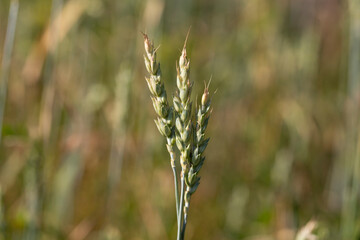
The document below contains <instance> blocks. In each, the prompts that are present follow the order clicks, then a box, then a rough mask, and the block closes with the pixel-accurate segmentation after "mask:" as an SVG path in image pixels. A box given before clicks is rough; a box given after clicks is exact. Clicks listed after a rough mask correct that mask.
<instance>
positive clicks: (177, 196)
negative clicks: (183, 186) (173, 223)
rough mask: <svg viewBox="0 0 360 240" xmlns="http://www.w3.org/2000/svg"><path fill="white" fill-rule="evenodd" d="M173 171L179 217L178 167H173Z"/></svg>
mask: <svg viewBox="0 0 360 240" xmlns="http://www.w3.org/2000/svg"><path fill="white" fill-rule="evenodd" d="M172 171H173V174H174V185H175V201H176V216H178V215H179V187H178V179H177V173H176V167H175V166H173V167H172ZM179 227H180V222H179V221H178V228H179Z"/></svg>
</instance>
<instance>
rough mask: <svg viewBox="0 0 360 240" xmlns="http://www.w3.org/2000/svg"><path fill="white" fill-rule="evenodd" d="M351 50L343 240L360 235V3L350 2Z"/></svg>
mask: <svg viewBox="0 0 360 240" xmlns="http://www.w3.org/2000/svg"><path fill="white" fill-rule="evenodd" d="M348 7H349V9H348V13H349V16H348V18H349V47H348V53H349V55H348V58H349V59H348V61H349V63H348V103H349V109H348V110H349V111H348V114H347V119H346V120H347V122H346V124H347V126H346V127H347V129H346V131H347V132H346V135H347V136H346V150H345V173H344V187H343V189H344V192H343V206H342V219H341V234H342V239H343V240H349V239H357V238H358V234H359V229H358V226H357V225H358V223H357V221H358V220H357V219H358V216H357V212H358V210H359V204H358V195H359V187H360V172H359V170H360V169H359V167H360V152H359V140H360V132H359V131H360V129H359V123H360V122H359V100H358V99H359V96H360V91H359V86H360V79H359V76H360V69H359V66H360V1H358V0H349V1H348Z"/></svg>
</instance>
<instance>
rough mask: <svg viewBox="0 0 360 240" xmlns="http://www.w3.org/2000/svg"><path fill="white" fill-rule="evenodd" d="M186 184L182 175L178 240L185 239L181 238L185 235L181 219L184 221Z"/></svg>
mask: <svg viewBox="0 0 360 240" xmlns="http://www.w3.org/2000/svg"><path fill="white" fill-rule="evenodd" d="M184 183H185V179H184V175H183V174H181V195H180V208H179V212H178V232H177V238H176V239H177V240H182V239H183V238H182V237H181V236H182V235H183V234H182V233H181V226H180V225H181V224H180V223H181V219H182V209H183V205H184Z"/></svg>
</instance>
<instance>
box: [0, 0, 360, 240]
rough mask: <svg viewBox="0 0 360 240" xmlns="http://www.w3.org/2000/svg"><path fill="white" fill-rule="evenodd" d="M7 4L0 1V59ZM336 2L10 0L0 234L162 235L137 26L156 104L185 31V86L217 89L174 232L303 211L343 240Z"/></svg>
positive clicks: (239, 226)
mask: <svg viewBox="0 0 360 240" xmlns="http://www.w3.org/2000/svg"><path fill="white" fill-rule="evenodd" d="M9 7H10V0H5V1H1V2H0V46H1V47H0V54H1V56H2V54H3V51H4V49H3V46H4V41H5V37H6V29H7V22H8V10H9ZM348 11H349V9H348V2H346V1H338V0H328V1H320V0H318V1H312V0H275V1H266V0H226V1H216V0H196V1H195V0H194V1H191V0H183V1H174V0H170V1H165V0H143V1H141V0H121V1H114V0H52V1H48V0H31V1H27V0H19V15H18V19H17V25H16V34H15V41H14V49H13V54H12V58H11V65H10V75H9V81H8V86H7V98H6V102H4V103H1V104H5V112H4V116H3V117H4V123H3V126H2V127H3V135H2V141H1V143H0V185H1V190H2V191H1V194H2V203H3V204H2V207H1V211H0V213H1V216H0V217H1V218H0V220H1V223H2V225H1V231H2V232H1V233H2V236H3V239H109V240H110V239H126V240H127V239H135V240H136V239H174V238H175V235H176V214H175V200H174V198H173V184H172V173H171V169H170V162H169V159H168V154H167V151H166V148H165V143H164V140H163V138H162V137H161V136H160V134H159V133H158V132H157V129H156V126H155V124H154V123H153V119H154V117H155V113H154V111H153V109H152V104H151V100H150V98H149V95H150V94H149V92H148V89H147V85H146V82H145V80H144V76H145V75H146V71H145V67H144V64H143V56H142V54H143V52H144V51H143V43H142V35H141V33H140V32H141V31H144V32H146V33H148V34H149V36H150V37H151V38H152V39H154V41H155V44H156V45H160V48H159V50H158V59H159V61H160V62H161V69H162V73H163V79H164V81H165V84H166V88H167V91H168V95H169V96H168V97H169V98H171V97H172V95H171V93H172V92H173V91H174V89H175V77H176V74H175V63H176V61H177V59H178V57H179V55H180V49H181V48H182V46H183V43H184V40H185V36H186V33H187V31H188V29H189V27H190V26H191V32H190V37H189V42H188V52H189V56H190V59H191V80H192V81H194V83H195V85H194V94H195V95H198V96H199V94H200V93H201V91H202V90H203V87H204V81H208V80H209V79H210V78H212V83H211V85H210V89H211V91H212V92H216V93H214V95H213V101H212V104H213V113H212V117H211V120H210V124H209V127H208V128H209V131H208V136H209V137H210V138H211V141H210V143H209V146H208V148H207V150H206V152H205V155H206V162H205V164H204V167H203V169H202V171H201V176H202V179H201V184H200V187H199V189H198V191H197V192H196V194H195V195H194V196H193V198H192V203H191V208H190V215H189V224H188V229H187V238H188V239H216V240H222V239H249V240H250V239H253V240H261V239H264V240H265V239H279V240H287V239H294V238H295V234H296V232H297V231H298V229H300V228H301V227H302V226H304V225H305V224H306V223H307V222H308V221H310V220H311V219H315V220H317V221H318V222H319V223H320V226H319V228H318V230H317V232H319V234H318V236H319V239H341V236H342V237H343V239H347V240H348V239H350V238H346V237H344V236H349V235H341V232H342V231H345V230H344V229H342V226H343V223H342V222H343V221H345V220H344V219H352V218H351V217H349V218H346V216H347V214H349V212H353V213H354V214H355V217H356V216H357V215H356V214H357V212H358V208H356V206H357V205H356V204H354V205H351V206H352V207H351V208H350V210H349V211H348V212H346V211H344V210H343V209H344V207H343V205H344V204H345V203H346V201H345V202H344V194H346V191H345V190H346V189H347V182H346V179H348V178H347V177H348V176H350V175H351V174H350V175H349V171H347V170H346V169H352V167H351V166H353V165H352V164H353V162H355V158H356V156H357V155H355V153H356V152H357V151H356V150H357V136H358V128H357V125H358V124H357V121H358V120H357V111H351V109H354V108H356V106H358V105H356V104H357V102H356V101H355V103H353V104H355V105H352V104H351V102H352V101H351V100H352V98H351V97H352V95H351V94H350V93H349V92H351V91H349V89H351V88H353V87H354V86H355V88H356V86H358V85H351V84H352V83H351V82H350V83H349V82H348V80H347V79H348V68H349V65H350V63H351V62H350V63H349V61H352V60H348V59H351V58H350V57H349V55H351V53H352V52H353V51H352V49H350V47H348V41H349V37H348V36H349V35H351V28H350V30H349V27H348V25H349V22H351V17H349V16H350V15H349V12H348ZM357 44H358V45H359V44H360V42H357ZM355 54H356V52H355ZM354 61H355V64H356V63H357V62H356V60H354ZM356 66H357V68H360V65H359V66H358V65H356ZM194 99H195V98H194ZM349 102H350V103H349ZM349 105H350V107H349ZM349 119H350V120H349ZM351 119H355V120H354V122H355V124H349V122H351V121H352V120H351ZM349 126H350V127H349ZM349 133H350V134H349ZM351 133H353V134H351ZM349 146H354V147H353V148H351V147H349ZM354 164H355V163H354ZM349 166H350V167H349ZM355 166H356V165H355ZM351 176H352V175H351ZM353 178H354V179H355V180H354V181H356V180H357V181H359V179H358V175H356V174H354V177H353ZM344 179H345V180H344ZM353 184H354V183H353ZM355 193H356V192H355ZM353 197H354V198H355V202H356V200H357V201H358V194H355V196H353ZM345 198H346V197H345ZM349 206H350V205H349ZM349 221H351V220H349ZM354 226H355V227H354V228H356V229H358V228H359V227H358V226H359V222H358V221H357V222H354ZM356 226H357V227H356ZM350 231H355V230H354V229H350ZM352 236H353V238H351V239H355V235H352Z"/></svg>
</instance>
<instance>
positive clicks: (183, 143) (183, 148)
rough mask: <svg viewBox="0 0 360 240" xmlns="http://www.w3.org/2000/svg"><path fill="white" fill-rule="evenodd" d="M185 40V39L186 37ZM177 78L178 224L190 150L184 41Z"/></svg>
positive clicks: (187, 63) (189, 85)
mask: <svg viewBox="0 0 360 240" xmlns="http://www.w3.org/2000/svg"><path fill="white" fill-rule="evenodd" d="M186 39H187V37H186ZM176 70H177V78H176V85H177V88H178V91H177V94H176V95H175V96H174V108H175V111H176V121H175V127H176V146H177V147H178V149H179V151H180V153H181V155H180V165H181V181H180V183H181V184H180V192H181V194H180V207H179V212H178V222H181V221H182V209H183V204H184V187H185V179H186V175H187V173H188V171H189V163H190V155H191V150H192V143H191V132H192V124H191V105H192V103H191V99H190V96H191V89H192V83H191V82H190V78H189V74H190V61H189V59H188V57H187V53H186V40H185V44H184V48H183V50H182V52H181V56H180V59H179V63H178V64H177V66H176ZM180 237H181V229H180V228H178V235H177V239H178V240H180Z"/></svg>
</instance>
